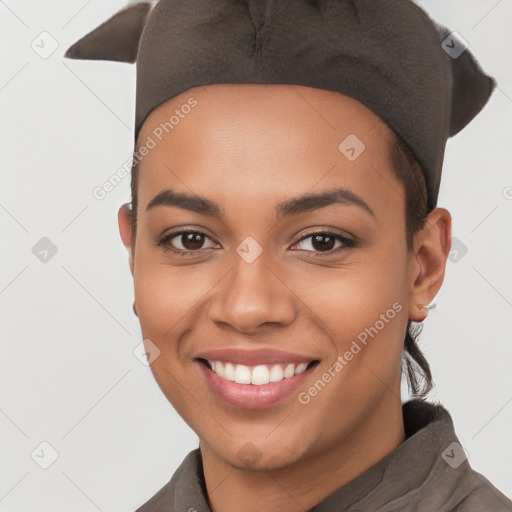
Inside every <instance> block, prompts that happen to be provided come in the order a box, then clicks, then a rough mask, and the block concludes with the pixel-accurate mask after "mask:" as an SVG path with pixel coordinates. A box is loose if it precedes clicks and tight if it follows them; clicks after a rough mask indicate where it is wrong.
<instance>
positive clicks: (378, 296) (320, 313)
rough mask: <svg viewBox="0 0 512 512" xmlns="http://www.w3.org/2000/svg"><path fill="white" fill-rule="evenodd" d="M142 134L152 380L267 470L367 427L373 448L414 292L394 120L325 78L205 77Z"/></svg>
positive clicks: (143, 271) (202, 427)
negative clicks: (394, 154) (393, 157)
mask: <svg viewBox="0 0 512 512" xmlns="http://www.w3.org/2000/svg"><path fill="white" fill-rule="evenodd" d="M190 98H194V100H195V101H197V104H196V105H195V106H194V108H193V109H183V110H179V112H180V115H178V114H176V109H180V107H181V106H182V105H184V104H186V103H187V101H189V100H190ZM185 111H186V112H189V113H188V114H186V115H185V114H184V112H185ZM173 114H175V115H178V117H179V118H180V119H179V121H178V122H173V128H172V129H171V130H169V133H168V134H167V135H165V133H164V137H163V138H162V140H161V141H158V140H157V138H156V137H155V133H161V129H160V130H158V127H159V126H161V123H165V122H168V121H169V118H170V116H172V115H173ZM174 121H176V120H174ZM155 130H156V132H155ZM148 136H149V137H152V138H153V140H155V141H156V142H157V144H156V146H155V147H154V148H152V149H151V150H150V151H149V153H148V154H147V156H145V157H144V159H143V161H142V162H141V164H140V174H139V183H138V208H137V219H138V220H137V234H136V240H135V242H134V244H133V245H134V247H133V249H134V252H133V261H134V269H133V270H134V285H135V298H136V304H137V311H138V316H139V320H140V324H141V329H142V334H143V337H144V339H146V340H151V344H148V345H147V348H148V350H149V351H150V352H151V351H153V350H154V349H153V348H152V347H153V346H156V347H158V350H159V351H160V355H159V356H158V357H157V358H156V359H155V360H154V362H153V363H152V364H151V369H152V372H153V374H154V376H155V379H156V381H157V382H158V384H159V386H160V388H161V389H162V391H163V392H164V394H165V396H166V397H167V398H168V400H169V401H170V402H171V403H172V405H173V406H174V407H175V408H176V410H177V411H178V413H179V414H180V415H181V416H182V417H183V418H184V420H185V421H186V422H187V423H188V424H189V425H190V426H191V428H192V429H193V430H194V431H195V432H196V433H197V434H198V436H199V437H200V439H201V447H202V448H203V451H204V452H208V453H210V454H212V457H216V458H218V459H219V460H222V461H224V462H225V463H227V464H229V465H232V466H237V467H240V468H243V467H248V464H249V465H251V467H252V468H254V469H262V468H265V469H271V468H282V467H286V466H290V465H293V464H300V462H301V461H306V460H313V459H314V458H315V457H320V456H321V455H322V454H325V453H328V452H329V453H334V452H335V451H336V450H338V451H343V453H347V451H349V450H350V449H354V450H355V449H356V448H355V447H358V446H360V445H361V442H363V440H365V441H364V442H365V443H366V445H365V446H366V447H367V448H368V451H370V450H371V449H372V446H373V444H375V445H376V446H378V445H379V443H381V441H382V436H384V437H385V436H386V431H387V430H389V431H390V432H391V431H393V432H394V433H393V434H390V435H395V441H396V440H397V439H396V435H397V434H396V427H397V425H400V421H401V401H400V376H401V353H402V349H403V340H404V335H405V330H406V324H407V319H408V317H412V315H411V312H412V311H413V310H414V309H415V308H416V303H417V302H418V300H420V301H421V298H419V297H418V295H417V290H415V289H414V280H415V279H416V277H417V275H416V274H418V272H416V270H417V269H418V267H417V266H414V265H415V263H414V262H415V261H416V260H415V259H414V258H413V256H412V255H411V254H410V253H408V251H407V247H406V236H405V233H406V229H405V200H404V188H403V185H402V184H401V183H400V182H399V181H398V180H397V178H396V177H395V175H394V173H393V171H392V169H391V163H390V157H389V150H388V146H389V141H390V138H391V132H390V130H389V128H388V127H387V126H386V125H385V124H384V123H383V122H382V121H381V120H380V119H379V118H378V117H377V116H376V115H375V114H374V113H373V112H372V111H370V110H369V109H368V108H366V107H365V106H364V105H362V104H360V103H359V102H357V101H355V100H353V99H351V98H349V97H346V96H344V95H341V94H339V93H336V92H331V91H326V90H319V89H313V88H309V87H302V86H289V85H264V84H242V85H240V84H217V85H209V86H206V87H198V88H194V89H190V90H188V91H187V92H185V93H183V94H181V95H180V96H178V97H175V98H173V99H171V100H170V101H168V102H166V103H164V104H163V105H161V106H160V107H158V108H157V109H155V110H154V111H153V112H152V113H151V115H150V116H149V118H148V119H147V120H146V122H145V124H144V126H143V129H142V131H141V134H140V136H139V142H140V143H145V142H146V141H147V140H148V139H147V137H148ZM347 137H349V138H348V139H347ZM356 137H357V138H356ZM343 141H346V142H343ZM361 142H362V143H363V144H364V146H365V147H364V150H363V151H362V152H361V150H362V149H363V146H362V145H361ZM340 144H341V146H340ZM351 148H353V150H352V149H351ZM123 215H125V214H122V213H120V226H121V231H122V234H123V240H124V241H125V243H126V245H127V246H128V245H129V244H130V243H131V242H130V240H129V235H128V233H129V229H128V227H127V226H128V216H126V215H125V216H123ZM183 231H190V232H192V234H190V233H189V234H188V235H187V234H183ZM411 270H412V271H414V272H412V271H411ZM422 298H423V299H424V302H423V303H428V302H427V300H428V299H427V297H422ZM419 314H422V313H421V312H420V313H419ZM153 344H154V345H153ZM227 363H230V364H232V366H230V365H227ZM237 363H238V364H239V368H238V369H237V368H236V366H237ZM300 363H303V364H302V365H300ZM226 366H227V368H226ZM256 366H257V367H258V368H257V369H256V370H254V367H256ZM305 367H306V369H305V370H304V368H305ZM212 369H213V370H216V372H217V373H214V372H213V371H212ZM251 371H252V373H251ZM283 373H284V374H283ZM294 373H297V375H294V376H292V374H294ZM233 378H235V379H236V381H238V382H232V380H231V379H233ZM251 379H253V382H254V383H253V384H250V383H248V382H250V381H251ZM269 380H270V381H272V380H273V381H275V382H269V383H266V382H267V381H269ZM397 418H399V419H397ZM391 425H392V426H391ZM388 426H390V428H389V429H387V427H388ZM248 443H250V444H248ZM351 447H352V448H351Z"/></svg>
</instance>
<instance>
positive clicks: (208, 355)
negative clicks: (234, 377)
mask: <svg viewBox="0 0 512 512" xmlns="http://www.w3.org/2000/svg"><path fill="white" fill-rule="evenodd" d="M204 359H210V360H211V361H223V362H232V363H239V364H246V365H247V366H254V365H255V364H258V363H259V364H279V363H295V364H300V363H303V362H304V363H306V362H307V363H310V362H312V361H316V362H315V363H314V364H312V365H310V366H308V368H306V369H305V370H304V371H303V372H302V373H300V374H298V375H294V376H293V377H288V378H285V379H282V380H280V381H278V382H269V383H268V384H262V385H255V384H239V383H237V382H233V381H230V380H226V379H223V378H222V377H219V375H217V374H216V373H215V372H213V371H212V370H211V369H210V368H209V367H208V366H207V365H206V364H205V362H204V361H201V360H204ZM196 364H198V365H199V368H200V371H201V372H202V374H203V376H204V378H205V379H206V381H207V383H208V385H209V386H210V389H212V391H213V392H214V393H215V394H216V395H217V396H219V397H220V398H221V399H223V401H224V402H226V403H227V404H229V405H232V406H235V407H238V408H243V409H264V408H266V407H270V406H272V405H275V404H277V403H279V402H281V401H282V400H284V399H285V398H286V397H288V396H289V395H291V394H292V393H293V392H294V391H295V390H296V389H297V388H299V387H300V386H301V385H302V384H303V383H304V381H305V380H306V379H308V378H309V376H310V374H311V373H312V372H313V371H314V369H315V368H316V366H318V359H314V358H312V357H309V358H308V357H304V356H300V355H298V354H290V353H287V352H281V351H276V350H252V351H241V350H233V349H219V350H212V351H209V352H203V353H202V354H201V355H200V356H198V357H197V358H196Z"/></svg>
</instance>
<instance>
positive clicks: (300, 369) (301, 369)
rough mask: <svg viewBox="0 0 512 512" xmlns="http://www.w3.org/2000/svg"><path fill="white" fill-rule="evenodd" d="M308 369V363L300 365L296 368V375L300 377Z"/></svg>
mask: <svg viewBox="0 0 512 512" xmlns="http://www.w3.org/2000/svg"><path fill="white" fill-rule="evenodd" d="M307 367H308V363H300V364H299V365H298V366H297V368H295V375H299V373H302V372H303V371H304V370H305V369H306V368H307Z"/></svg>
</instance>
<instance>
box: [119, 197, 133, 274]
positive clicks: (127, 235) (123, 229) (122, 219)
mask: <svg viewBox="0 0 512 512" xmlns="http://www.w3.org/2000/svg"><path fill="white" fill-rule="evenodd" d="M117 222H118V224H119V234H120V235H121V240H122V242H123V245H124V246H125V247H126V248H127V249H128V251H129V253H130V271H131V273H132V275H133V250H132V220H131V209H130V205H129V203H125V204H123V205H122V206H121V207H120V208H119V211H118V212H117Z"/></svg>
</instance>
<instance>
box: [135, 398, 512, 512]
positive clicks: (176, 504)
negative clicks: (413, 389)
mask: <svg viewBox="0 0 512 512" xmlns="http://www.w3.org/2000/svg"><path fill="white" fill-rule="evenodd" d="M403 417H404V426H405V434H406V437H407V439H406V440H405V441H404V442H403V443H402V444H401V445H400V446H398V447H397V448H396V449H395V450H394V451H392V452H391V453H390V454H389V455H387V456H386V457H385V458H384V459H382V460H381V461H379V462H378V463H377V464H375V465H374V466H372V467H371V468H369V469H368V470H367V471H365V472H364V473H363V474H361V475H360V476H358V477H357V478H355V479H354V480H352V481H351V482H349V483H348V484H346V485H344V486H343V487H341V488H340V489H338V490H337V491H335V492H334V493H333V494H331V495H330V496H328V497H327V498H326V499H325V500H324V501H322V502H321V503H319V504H318V505H316V506H315V507H313V508H312V509H311V512H375V511H379V512H391V511H393V512H506V511H512V501H510V500H509V499H508V498H507V497H506V496H505V495H504V494H503V493H501V492H500V491H499V490H498V489H496V487H494V486H493V485H492V484H491V483H490V482H489V481H488V480H487V479H486V478H485V477H484V476H482V475H480V474H479V473H477V472H476V471H474V470H473V469H472V468H471V466H470V465H469V462H468V460H467V458H466V455H465V452H464V450H463V449H462V447H461V445H460V443H459V441H458V439H457V436H456V435H455V431H454V427H453V422H452V419H451V417H450V414H449V413H448V411H447V410H446V409H444V408H443V407H442V406H440V405H434V404H431V403H428V402H423V401H420V400H412V401H410V402H407V403H406V404H404V405H403ZM206 495H207V494H206V485H205V482H204V476H203V467H202V459H201V452H200V450H199V449H196V450H193V451H192V452H190V453H189V454H188V455H187V456H186V457H185V459H184V460H183V462H182V463H181V465H180V466H179V467H178V469H177V470H176V472H175V473H174V475H173V477H172V478H171V480H170V481H169V482H168V483H167V484H166V485H165V486H164V487H162V489H160V491H158V492H157V493H156V494H155V495H154V496H153V497H152V498H151V499H150V500H149V501H148V502H147V503H146V504H144V505H143V506H142V507H140V508H138V509H137V511H136V512H211V510H210V508H209V506H208V501H207V498H206ZM263 512H264V511H263Z"/></svg>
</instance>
